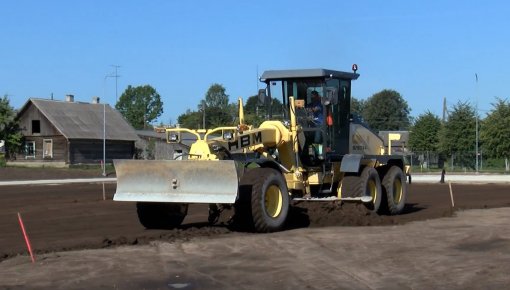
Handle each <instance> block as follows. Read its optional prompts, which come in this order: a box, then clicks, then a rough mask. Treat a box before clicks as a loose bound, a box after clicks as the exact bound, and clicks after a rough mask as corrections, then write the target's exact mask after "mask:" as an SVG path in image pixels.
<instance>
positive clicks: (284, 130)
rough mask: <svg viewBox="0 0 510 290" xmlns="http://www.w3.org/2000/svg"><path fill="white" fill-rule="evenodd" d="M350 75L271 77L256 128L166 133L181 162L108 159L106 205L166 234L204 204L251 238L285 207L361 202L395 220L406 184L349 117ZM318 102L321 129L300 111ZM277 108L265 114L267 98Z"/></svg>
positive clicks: (280, 219)
mask: <svg viewBox="0 0 510 290" xmlns="http://www.w3.org/2000/svg"><path fill="white" fill-rule="evenodd" d="M356 69H357V67H355V66H353V72H352V73H351V72H342V71H334V70H327V69H302V70H272V71H266V72H264V73H263V74H262V76H261V78H260V80H261V82H264V83H265V84H266V88H265V89H261V90H259V95H258V97H259V101H260V102H261V103H263V104H265V107H266V110H265V114H266V119H267V120H266V121H264V122H262V123H261V124H260V126H259V127H258V128H254V127H253V126H250V125H248V124H246V123H245V121H244V112H243V105H242V100H241V99H239V118H238V119H239V120H238V121H239V124H238V125H237V126H232V127H230V126H226V127H219V128H215V129H208V130H204V129H199V130H191V129H184V128H169V129H166V135H167V142H170V143H172V142H174V143H176V142H182V136H183V135H184V134H188V135H189V134H191V135H193V136H194V137H195V138H196V141H195V142H194V143H193V144H192V145H191V147H190V149H189V153H188V154H187V156H186V157H187V159H186V160H115V161H114V165H115V170H116V174H117V191H116V193H115V196H114V200H117V201H132V202H137V212H138V217H139V220H140V222H141V223H142V224H143V225H144V226H145V227H146V228H174V227H177V226H179V225H180V224H181V223H182V221H183V220H184V217H185V216H186V214H187V210H188V204H192V203H204V204H209V220H210V221H211V222H213V221H215V220H217V217H218V215H219V212H220V211H221V209H222V208H224V207H231V208H233V210H234V215H233V220H234V221H237V222H241V223H244V224H245V225H246V226H249V227H250V228H251V229H252V230H254V231H257V232H273V231H278V230H282V229H283V228H284V226H285V222H286V219H287V216H288V213H289V208H290V204H291V201H292V200H302V201H323V202H324V201H327V202H331V201H340V202H358V203H363V204H364V205H365V206H366V207H367V208H368V209H369V210H371V211H374V212H377V213H382V212H384V213H386V214H399V213H400V212H401V211H402V210H403V208H404V205H405V201H406V196H407V184H406V175H405V173H404V171H405V165H404V160H403V158H402V156H400V155H391V154H390V153H391V146H388V149H389V150H386V149H385V147H384V145H383V141H382V139H381V138H380V137H379V136H377V135H376V134H374V133H373V132H372V131H370V129H368V128H367V127H366V126H365V125H363V124H362V123H361V122H359V121H356V120H355V118H353V117H352V115H351V112H350V105H351V81H352V80H355V79H357V78H358V77H359V74H357V73H356ZM312 92H313V93H314V94H316V92H317V93H318V94H319V96H321V106H322V115H321V116H319V117H320V118H323V120H317V118H318V116H314V115H313V112H311V110H310V109H309V104H311V102H312ZM276 97H279V98H280V99H281V100H282V102H283V106H282V108H281V109H278V110H275V112H273V111H272V102H271V100H272V98H276Z"/></svg>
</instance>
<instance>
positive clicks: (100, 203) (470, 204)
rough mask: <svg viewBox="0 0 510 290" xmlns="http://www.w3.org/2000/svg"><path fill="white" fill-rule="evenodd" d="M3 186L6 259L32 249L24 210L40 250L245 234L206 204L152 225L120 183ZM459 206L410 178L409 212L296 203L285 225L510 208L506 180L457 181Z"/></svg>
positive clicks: (400, 219)
mask: <svg viewBox="0 0 510 290" xmlns="http://www.w3.org/2000/svg"><path fill="white" fill-rule="evenodd" d="M104 189H105V199H106V200H103V184H100V183H99V184H98V183H80V184H60V185H59V184H54V185H29V186H0V201H1V202H0V233H2V234H1V235H0V261H1V260H4V259H6V258H9V257H12V256H15V255H18V254H20V253H26V246H25V244H24V241H23V237H22V235H21V231H20V227H19V223H18V219H17V213H18V212H19V213H20V214H21V215H22V218H23V220H24V223H25V226H26V229H27V231H28V234H29V236H30V239H31V241H32V246H33V248H34V250H35V252H36V253H37V254H40V253H47V252H54V251H62V250H76V249H90V248H104V247H111V246H116V245H136V244H147V243H148V242H150V241H154V240H164V241H175V240H188V239H192V238H195V237H209V236H218V235H225V234H229V235H239V234H246V233H243V232H239V231H238V230H237V229H235V228H234V229H233V228H231V227H230V226H229V219H230V217H231V215H232V214H233V210H225V211H224V212H223V214H222V216H221V218H220V221H219V223H217V224H215V225H212V226H211V225H209V224H208V222H207V218H208V209H207V206H206V205H191V206H190V209H189V213H188V216H187V217H186V219H185V220H184V223H183V225H182V226H181V227H180V228H178V229H174V230H146V229H144V228H143V227H142V226H141V225H140V223H139V222H138V218H137V215H136V208H135V204H134V203H130V202H114V201H112V198H113V194H114V192H115V184H114V183H106V184H104ZM453 191H454V197H455V209H452V208H451V204H450V195H449V189H448V185H445V184H411V185H410V186H409V192H410V194H409V196H408V200H407V205H406V207H405V209H404V212H403V213H402V214H401V215H397V216H387V215H377V214H374V213H371V212H369V211H367V210H366V209H365V207H364V206H363V205H360V204H340V203H329V202H296V203H294V204H293V207H292V208H291V212H290V216H289V219H288V225H287V229H288V230H290V229H297V228H317V227H326V226H379V225H398V224H405V223H408V222H411V221H419V220H427V219H435V218H440V217H449V216H452V214H453V213H454V211H456V210H463V209H473V208H497V207H508V206H510V194H509V193H508V192H509V190H508V186H505V185H496V184H488V185H475V186H472V185H453Z"/></svg>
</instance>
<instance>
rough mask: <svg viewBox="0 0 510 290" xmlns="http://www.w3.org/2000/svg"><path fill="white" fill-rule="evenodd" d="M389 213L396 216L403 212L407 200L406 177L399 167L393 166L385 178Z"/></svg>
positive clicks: (383, 182) (384, 184)
mask: <svg viewBox="0 0 510 290" xmlns="http://www.w3.org/2000/svg"><path fill="white" fill-rule="evenodd" d="M382 184H383V186H384V189H385V191H386V200H387V203H388V207H387V209H388V212H389V213H390V214H392V215H396V214H399V213H401V212H402V210H403V209H404V206H405V203H406V199H407V184H406V176H405V174H404V172H402V169H400V167H398V166H392V167H391V168H390V170H388V172H387V173H386V175H385V176H384V178H383V181H382Z"/></svg>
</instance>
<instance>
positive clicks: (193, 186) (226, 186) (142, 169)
mask: <svg viewBox="0 0 510 290" xmlns="http://www.w3.org/2000/svg"><path fill="white" fill-rule="evenodd" d="M114 165H115V172H116V174H117V191H116V192H115V195H114V197H113V200H117V201H140V202H176V203H234V202H235V200H236V197H237V189H238V178H237V171H236V165H235V162H234V161H231V160H214V161H196V160H114Z"/></svg>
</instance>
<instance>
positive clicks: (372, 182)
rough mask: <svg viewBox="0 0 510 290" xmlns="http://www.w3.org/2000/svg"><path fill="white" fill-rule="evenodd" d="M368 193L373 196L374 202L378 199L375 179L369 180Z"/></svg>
mask: <svg viewBox="0 0 510 290" xmlns="http://www.w3.org/2000/svg"><path fill="white" fill-rule="evenodd" d="M368 193H369V194H370V196H371V197H372V203H375V201H376V200H377V194H378V192H377V186H376V185H375V180H372V179H371V180H369V181H368Z"/></svg>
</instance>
